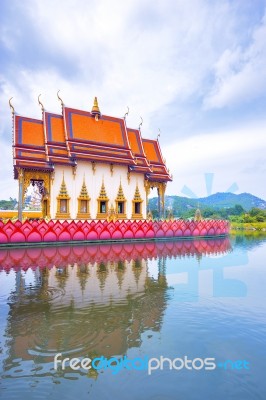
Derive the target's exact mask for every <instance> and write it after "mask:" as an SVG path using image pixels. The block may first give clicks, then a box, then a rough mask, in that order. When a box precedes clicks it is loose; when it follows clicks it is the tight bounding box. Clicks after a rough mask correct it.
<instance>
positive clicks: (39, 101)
mask: <svg viewBox="0 0 266 400" xmlns="http://www.w3.org/2000/svg"><path fill="white" fill-rule="evenodd" d="M41 95H42V94H39V96H38V103H39V104H40V106H41V109H42V112H44V106H43V104H42V102H41V100H40V97H41Z"/></svg>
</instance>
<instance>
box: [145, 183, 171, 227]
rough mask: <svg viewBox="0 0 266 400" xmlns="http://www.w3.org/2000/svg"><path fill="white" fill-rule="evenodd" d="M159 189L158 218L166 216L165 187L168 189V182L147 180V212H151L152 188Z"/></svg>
mask: <svg viewBox="0 0 266 400" xmlns="http://www.w3.org/2000/svg"><path fill="white" fill-rule="evenodd" d="M154 188H156V189H157V194H158V203H157V212H158V219H164V218H165V199H164V195H165V189H166V182H151V181H147V180H145V189H146V205H147V214H148V213H149V204H148V202H149V199H148V196H149V194H150V191H151V189H154Z"/></svg>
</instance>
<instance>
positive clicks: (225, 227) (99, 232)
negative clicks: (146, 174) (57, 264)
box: [0, 220, 229, 244]
mask: <svg viewBox="0 0 266 400" xmlns="http://www.w3.org/2000/svg"><path fill="white" fill-rule="evenodd" d="M228 233H229V222H228V221H225V220H202V221H188V220H174V221H146V220H140V221H129V220H128V221H116V222H107V221H91V222H88V221H78V222H75V221H71V222H68V221H64V222H60V221H49V222H46V221H44V220H39V221H25V222H23V223H22V222H20V221H16V222H12V221H8V222H7V223H4V222H2V221H0V244H9V243H43V242H70V241H74V242H75V241H92V242H95V241H106V240H115V241H117V240H123V239H154V238H155V239H156V238H158V239H159V238H169V239H170V238H174V237H180V238H182V237H184V238H185V237H198V236H199V237H209V236H224V235H227V234H228Z"/></svg>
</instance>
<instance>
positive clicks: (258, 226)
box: [231, 222, 266, 234]
mask: <svg viewBox="0 0 266 400" xmlns="http://www.w3.org/2000/svg"><path fill="white" fill-rule="evenodd" d="M232 231H234V232H238V231H251V232H254V231H260V232H265V234H266V222H231V232H232Z"/></svg>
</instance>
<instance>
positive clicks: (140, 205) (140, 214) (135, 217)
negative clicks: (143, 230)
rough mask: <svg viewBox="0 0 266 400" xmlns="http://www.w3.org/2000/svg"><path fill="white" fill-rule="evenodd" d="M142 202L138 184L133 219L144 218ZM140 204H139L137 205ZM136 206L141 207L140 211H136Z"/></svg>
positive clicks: (133, 201) (133, 206) (133, 202)
mask: <svg viewBox="0 0 266 400" xmlns="http://www.w3.org/2000/svg"><path fill="white" fill-rule="evenodd" d="M142 203H143V200H142V198H141V196H140V192H139V187H138V184H137V185H136V190H135V195H134V199H133V200H132V216H131V219H143V216H142ZM137 204H138V206H137ZM136 207H139V212H136Z"/></svg>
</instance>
